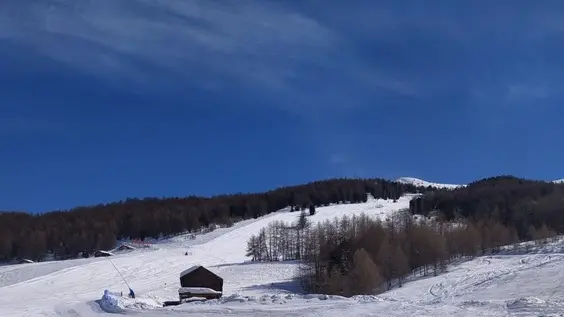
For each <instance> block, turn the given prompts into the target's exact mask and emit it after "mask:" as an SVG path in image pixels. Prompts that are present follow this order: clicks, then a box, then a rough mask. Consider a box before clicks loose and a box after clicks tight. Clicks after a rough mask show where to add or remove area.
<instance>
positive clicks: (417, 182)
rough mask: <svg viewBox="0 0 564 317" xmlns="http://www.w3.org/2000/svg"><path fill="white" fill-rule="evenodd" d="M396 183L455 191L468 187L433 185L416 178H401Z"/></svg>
mask: <svg viewBox="0 0 564 317" xmlns="http://www.w3.org/2000/svg"><path fill="white" fill-rule="evenodd" d="M396 182H398V183H402V184H412V185H414V186H423V187H429V186H430V187H435V188H445V189H454V188H458V187H463V186H466V185H455V184H440V183H432V182H428V181H425V180H422V179H419V178H415V177H400V178H398V179H396Z"/></svg>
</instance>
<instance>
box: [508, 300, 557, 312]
mask: <svg viewBox="0 0 564 317" xmlns="http://www.w3.org/2000/svg"><path fill="white" fill-rule="evenodd" d="M506 306H507V308H508V309H519V310H522V309H524V308H533V307H546V306H547V302H546V301H544V300H542V299H540V298H537V297H521V298H519V299H516V300H511V301H508V302H507V303H506Z"/></svg>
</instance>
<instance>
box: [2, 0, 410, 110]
mask: <svg viewBox="0 0 564 317" xmlns="http://www.w3.org/2000/svg"><path fill="white" fill-rule="evenodd" d="M0 39H4V40H10V41H16V42H23V43H25V44H27V45H29V46H30V47H33V49H34V50H36V51H37V52H40V53H41V54H45V55H47V56H49V57H50V58H52V59H54V60H57V61H59V62H63V63H65V64H67V65H70V66H72V67H74V68H75V69H77V70H78V71H81V72H84V73H88V74H92V75H96V76H100V77H103V78H105V79H106V80H111V81H114V82H116V83H118V84H121V85H123V83H124V81H125V82H127V83H129V84H133V85H134V87H137V88H140V87H143V88H144V89H150V88H151V87H153V88H155V87H156V88H157V89H161V88H166V87H170V85H178V86H182V85H185V83H184V82H182V80H190V81H191V82H192V83H197V84H198V85H199V86H201V87H203V88H207V89H217V88H223V87H226V86H231V87H233V86H235V87H241V88H243V89H248V90H254V91H258V92H260V91H261V90H267V93H268V94H270V95H272V94H275V95H277V94H279V95H288V94H289V93H291V94H292V96H293V98H294V100H289V101H288V102H286V104H298V103H303V104H307V103H309V104H310V106H311V105H314V104H317V105H324V106H325V107H329V106H330V105H332V104H333V105H334V103H325V104H324V103H323V102H316V103H314V102H313V101H314V100H316V99H319V96H320V95H321V91H323V92H330V91H331V90H332V89H335V88H336V87H337V86H342V89H344V90H347V89H348V90H349V91H351V90H356V89H359V87H363V88H362V89H371V90H374V89H380V90H385V91H395V92H397V93H400V94H412V93H414V89H413V88H412V87H410V85H409V84H408V83H407V82H404V81H402V80H401V79H399V78H393V77H389V76H387V75H384V74H383V73H382V72H380V71H379V70H378V67H371V66H369V65H366V64H365V63H364V62H363V61H362V59H361V56H358V55H357V54H355V51H354V50H355V47H354V45H351V42H350V41H349V40H348V39H347V34H346V32H345V33H343V32H342V30H341V31H338V30H336V29H334V28H331V27H328V26H326V25H324V24H323V23H322V21H319V20H317V19H315V18H313V17H310V16H308V15H307V14H304V13H301V12H299V11H297V10H293V9H292V8H291V7H287V6H284V5H282V2H280V3H278V2H271V1H237V2H230V1H196V0H194V1H175V0H166V1H157V0H152V1H151V0H127V1H113V0H99V1H62V0H59V1H55V0H51V1H32V2H26V4H23V3H22V2H20V1H10V2H8V4H7V5H6V4H4V5H3V9H2V12H0ZM179 79H181V81H179ZM316 81H317V85H315V82H316ZM337 82H339V83H338V84H337ZM342 82H348V83H349V84H347V85H343V84H342ZM305 85H307V86H308V88H306V89H304V86H305ZM316 86H317V87H316ZM316 90H319V92H317V91H316ZM349 106H351V105H349ZM298 107H301V105H298Z"/></svg>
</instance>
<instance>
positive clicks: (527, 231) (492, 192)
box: [410, 176, 564, 240]
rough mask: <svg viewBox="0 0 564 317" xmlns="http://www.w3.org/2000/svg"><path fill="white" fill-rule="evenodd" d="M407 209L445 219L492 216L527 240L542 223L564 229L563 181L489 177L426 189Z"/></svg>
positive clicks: (478, 218) (553, 228) (554, 228)
mask: <svg viewBox="0 0 564 317" xmlns="http://www.w3.org/2000/svg"><path fill="white" fill-rule="evenodd" d="M410 209H411V212H412V213H413V214H421V215H428V214H430V213H432V212H436V211H439V214H441V216H442V217H444V218H445V219H446V220H452V219H457V218H458V219H460V218H468V219H473V220H474V221H477V220H480V219H486V218H492V219H494V220H496V221H498V222H500V223H502V224H504V225H507V226H511V227H513V228H515V229H516V232H517V234H518V236H519V238H520V239H523V240H528V239H531V238H532V235H533V232H534V231H535V230H536V229H538V228H541V227H542V226H543V225H548V226H549V227H550V228H551V229H552V230H555V231H557V232H559V233H562V232H564V184H554V183H549V182H542V181H533V180H526V179H520V178H516V177H512V176H499V177H492V178H487V179H483V180H480V181H476V182H473V183H471V184H469V185H468V186H467V187H462V188H458V189H455V190H433V191H428V192H426V193H425V195H424V196H423V197H422V198H419V199H415V200H412V201H411V204H410Z"/></svg>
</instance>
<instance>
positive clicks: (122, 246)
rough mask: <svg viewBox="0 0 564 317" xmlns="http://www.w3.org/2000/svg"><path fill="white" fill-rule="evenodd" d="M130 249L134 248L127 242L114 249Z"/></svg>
mask: <svg viewBox="0 0 564 317" xmlns="http://www.w3.org/2000/svg"><path fill="white" fill-rule="evenodd" d="M131 250H135V248H134V247H132V246H130V245H127V244H122V245H120V246H119V247H118V248H117V249H116V251H131Z"/></svg>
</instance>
